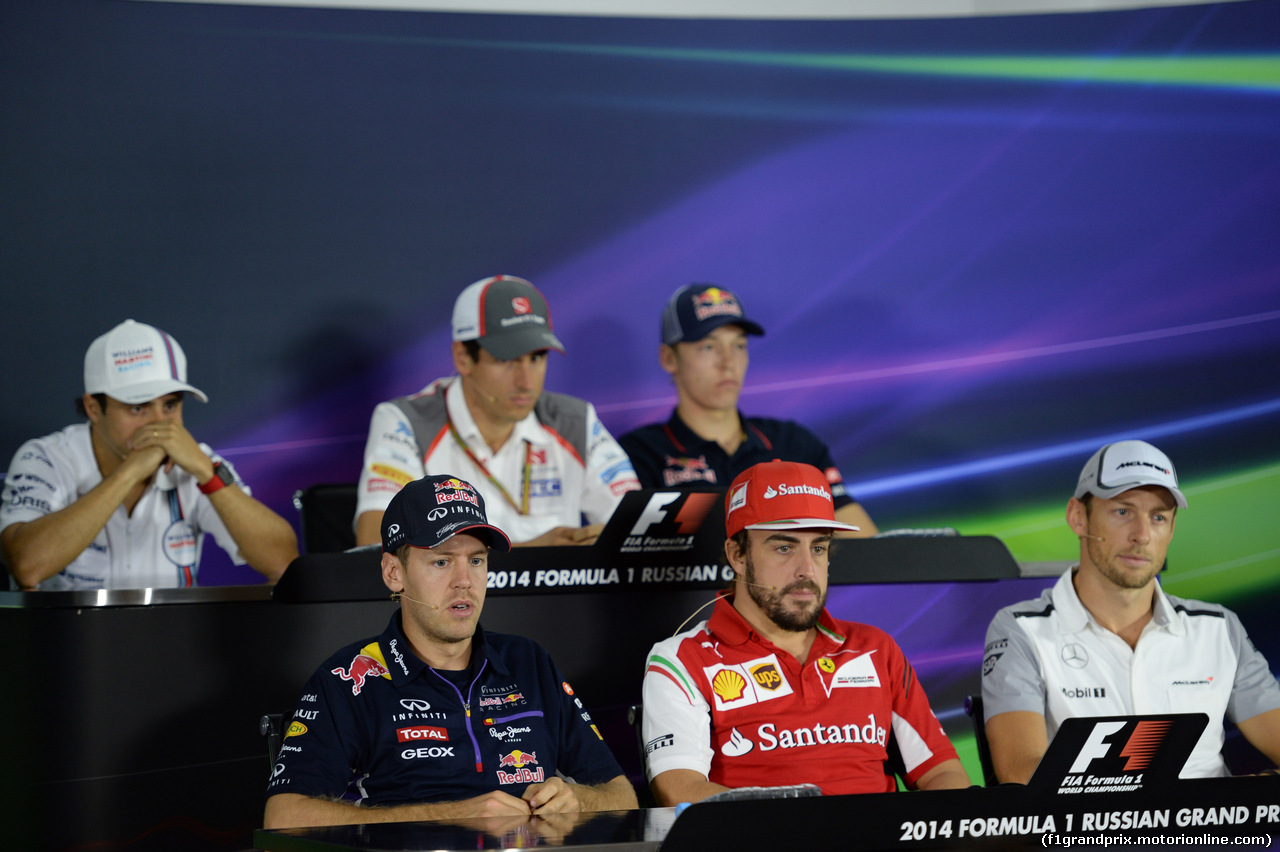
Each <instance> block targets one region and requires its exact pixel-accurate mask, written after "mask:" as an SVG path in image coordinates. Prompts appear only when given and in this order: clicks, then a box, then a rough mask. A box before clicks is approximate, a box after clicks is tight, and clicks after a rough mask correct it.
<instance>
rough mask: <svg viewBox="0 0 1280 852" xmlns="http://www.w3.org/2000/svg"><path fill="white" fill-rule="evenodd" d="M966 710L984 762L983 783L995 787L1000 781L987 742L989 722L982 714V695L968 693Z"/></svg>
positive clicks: (979, 755)
mask: <svg viewBox="0 0 1280 852" xmlns="http://www.w3.org/2000/svg"><path fill="white" fill-rule="evenodd" d="M964 712H965V713H967V714H969V719H970V721H972V722H973V738H974V740H975V741H976V742H977V745H978V762H979V763H981V764H982V784H983V786H985V787H994V786H996V785H997V784H999V783H1000V781H999V779H997V778H996V768H995V765H994V764H993V763H992V762H991V746H990V745H989V744H988V743H987V722H986V718H985V717H984V716H983V715H982V696H981V695H966V696H965V697H964Z"/></svg>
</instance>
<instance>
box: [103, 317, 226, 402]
mask: <svg viewBox="0 0 1280 852" xmlns="http://www.w3.org/2000/svg"><path fill="white" fill-rule="evenodd" d="M174 391H186V392H187V393H189V394H191V395H192V396H194V397H195V398H196V399H198V400H200V401H201V402H208V401H209V398H208V397H207V396H205V395H204V392H203V391H200V390H197V389H196V388H193V387H192V386H191V385H189V384H187V356H186V355H185V354H184V353H183V351H182V347H181V346H179V345H178V341H176V340H174V339H173V338H172V337H170V336H169V335H167V334H165V333H164V332H163V331H161V330H160V329H158V328H155V327H153V326H149V325H147V324H146V323H141V322H135V321H133V320H125V321H124V322H122V323H120V324H119V325H118V326H116V327H115V328H113V329H111V330H110V331H108V332H107V333H106V334H104V335H102V336H101V337H99V338H98V339H97V340H95V341H93V343H90V344H89V351H88V352H86V353H85V354H84V392H85V393H90V394H93V393H105V394H106V395H107V396H109V397H111V398H112V399H118V400H120V401H121V402H127V403H129V404H130V405H136V404H138V403H141V402H150V401H151V400H153V399H156V398H157V397H161V396H164V395H165V394H169V393H173V392H174Z"/></svg>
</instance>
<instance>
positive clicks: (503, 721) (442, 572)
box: [264, 476, 636, 828]
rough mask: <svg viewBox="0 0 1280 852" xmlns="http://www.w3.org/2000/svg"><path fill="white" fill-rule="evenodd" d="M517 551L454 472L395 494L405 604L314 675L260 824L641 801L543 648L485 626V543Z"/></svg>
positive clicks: (391, 531) (588, 807) (386, 559)
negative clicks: (372, 634)
mask: <svg viewBox="0 0 1280 852" xmlns="http://www.w3.org/2000/svg"><path fill="white" fill-rule="evenodd" d="M510 547H511V543H510V541H509V540H508V538H507V536H506V535H505V534H504V533H503V532H502V531H501V530H499V529H498V528H497V527H495V526H492V525H491V524H489V522H488V519H487V517H486V515H485V505H484V498H483V497H481V496H480V494H479V493H478V492H477V491H476V490H475V489H474V488H473V487H472V486H471V485H470V484H469V483H467V482H464V481H462V480H460V479H458V478H456V477H452V476H427V477H424V478H423V479H420V480H415V481H414V482H411V483H409V484H408V485H407V486H405V487H404V488H403V489H402V490H401V491H399V492H398V493H397V494H396V495H395V497H394V498H393V499H392V501H391V503H390V505H389V506H388V507H387V510H386V512H385V513H384V515H383V519H382V579H383V582H385V583H386V584H387V587H388V588H389V589H391V591H392V592H393V593H394V595H393V596H394V597H397V598H399V599H400V609H399V610H398V611H397V612H396V613H395V615H393V616H392V618H391V623H390V624H389V625H387V629H386V631H385V632H383V634H382V635H381V636H379V637H377V638H374V639H367V640H364V641H362V642H356V643H354V644H352V645H349V646H347V647H346V648H344V649H342V650H341V651H339V652H338V653H337V654H335V655H333V656H332V657H330V658H329V660H327V661H326V662H325V663H324V664H323V665H322V666H320V668H319V669H318V670H317V671H316V673H315V674H314V675H313V676H312V677H311V679H310V680H309V681H308V682H307V685H306V687H305V688H304V690H303V695H302V698H301V699H300V700H299V702H298V709H297V711H296V712H295V713H294V716H293V720H292V723H291V724H290V726H289V730H288V731H287V733H286V735H285V739H284V742H283V744H282V746H281V751H280V756H279V758H278V760H277V763H276V765H275V768H274V771H273V773H272V777H271V780H270V783H269V785H268V788H267V793H268V797H269V798H268V799H267V807H266V814H265V818H264V823H265V826H266V827H267V828H283V827H290V826H307V825H338V824H346V823H369V822H402V821H411V820H440V819H458V818H464V817H477V816H526V817H527V816H530V815H535V816H537V815H550V814H557V813H572V812H578V811H596V810H614V809H620V808H634V807H636V795H635V791H634V790H633V789H632V787H631V784H630V782H629V781H627V779H626V776H625V775H624V774H623V773H622V770H621V768H620V767H619V766H618V763H617V761H616V760H615V759H614V757H613V755H612V753H610V751H609V748H608V746H606V745H605V743H604V742H603V740H602V739H601V737H600V735H599V733H598V732H597V731H596V729H595V727H594V726H593V725H592V723H591V717H590V715H589V714H588V713H587V712H586V710H585V708H583V706H582V703H581V701H580V699H578V698H577V697H575V696H574V694H573V690H572V688H571V687H570V686H569V684H568V683H567V682H566V681H565V680H564V678H562V677H561V675H560V673H559V671H558V670H557V669H556V667H555V664H554V663H552V661H551V658H550V657H549V656H548V655H547V652H546V651H545V650H543V649H542V648H541V647H540V646H539V645H537V644H536V643H534V642H533V641H531V640H529V639H526V638H524V637H521V636H510V635H504V634H498V633H486V632H485V631H484V630H482V629H481V628H480V625H479V618H480V610H481V608H482V607H483V605H484V597H485V586H486V581H487V571H488V554H489V550H490V549H493V550H499V551H506V550H509V549H510ZM571 779H572V780H571Z"/></svg>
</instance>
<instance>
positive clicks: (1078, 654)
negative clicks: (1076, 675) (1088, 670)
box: [1062, 642, 1089, 669]
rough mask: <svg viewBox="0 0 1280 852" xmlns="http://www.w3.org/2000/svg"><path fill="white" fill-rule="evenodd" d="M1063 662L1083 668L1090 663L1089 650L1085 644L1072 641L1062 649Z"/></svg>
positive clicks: (1072, 666)
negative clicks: (1085, 647)
mask: <svg viewBox="0 0 1280 852" xmlns="http://www.w3.org/2000/svg"><path fill="white" fill-rule="evenodd" d="M1062 662H1064V663H1066V664H1067V665H1069V666H1071V668H1073V669H1082V668H1084V667H1085V666H1087V665H1089V652H1088V651H1086V650H1085V649H1084V646H1083V645H1080V644H1077V643H1075V642H1072V643H1071V644H1070V645H1067V646H1066V647H1065V648H1063V649H1062Z"/></svg>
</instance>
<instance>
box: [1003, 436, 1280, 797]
mask: <svg viewBox="0 0 1280 852" xmlns="http://www.w3.org/2000/svg"><path fill="white" fill-rule="evenodd" d="M1186 506H1187V498H1186V497H1185V496H1183V493H1182V491H1181V490H1180V489H1179V488H1178V475H1177V472H1176V471H1175V470H1174V467H1173V463H1172V462H1171V461H1169V457H1168V456H1166V455H1165V454H1164V453H1162V452H1161V451H1160V450H1158V449H1156V448H1155V447H1153V446H1151V445H1150V444H1148V443H1146V442H1145V441H1118V442H1116V443H1114V444H1108V445H1106V446H1105V447H1103V448H1102V449H1100V450H1098V451H1097V452H1096V453H1094V454H1093V456H1092V458H1090V459H1089V461H1088V462H1087V463H1086V464H1085V466H1084V470H1082V471H1081V472H1080V480H1079V483H1078V484H1077V485H1076V492H1075V496H1074V497H1072V498H1071V499H1070V500H1069V501H1068V502H1067V524H1068V526H1070V527H1071V531H1072V532H1074V533H1075V534H1076V536H1077V537H1078V538H1079V539H1080V564H1079V565H1078V566H1074V567H1072V568H1071V569H1070V570H1069V571H1067V572H1066V573H1065V574H1063V575H1062V577H1061V578H1060V579H1059V580H1058V582H1057V584H1056V585H1054V587H1053V588H1052V589H1048V590H1046V591H1045V592H1044V593H1043V594H1042V595H1041V596H1040V597H1039V598H1038V599H1036V600H1030V601H1023V602H1022V603H1018V604H1014V605H1013V606H1009V607H1005V608H1004V609H1002V610H1000V612H998V613H997V614H996V617H995V618H994V619H992V621H991V626H990V628H989V629H988V630H987V644H986V650H985V653H984V659H983V663H982V700H983V705H984V706H983V710H984V713H985V716H986V728H987V738H988V740H989V741H990V745H991V758H992V762H993V763H994V766H995V771H996V775H997V777H998V778H999V779H1000V781H1001V782H1005V783H1008V782H1015V783H1022V784H1025V783H1026V782H1027V780H1028V779H1030V777H1031V774H1032V772H1034V770H1035V768H1036V765H1037V764H1038V763H1039V761H1040V758H1041V756H1042V755H1043V754H1044V752H1045V750H1046V749H1047V748H1048V745H1049V740H1050V739H1052V738H1053V736H1054V734H1055V733H1057V730H1058V727H1059V726H1060V725H1061V724H1062V720H1063V719H1066V718H1069V717H1072V716H1129V715H1148V714H1162V713H1206V714H1208V716H1209V725H1208V727H1207V728H1205V731H1204V733H1203V735H1202V736H1201V738H1200V741H1199V742H1198V743H1197V744H1196V747H1195V750H1194V751H1193V752H1192V754H1191V757H1190V758H1189V759H1188V760H1187V763H1186V765H1185V766H1184V767H1183V769H1182V773H1181V777H1183V778H1200V777H1211V776H1219V775H1226V774H1228V772H1227V767H1226V764H1225V763H1224V762H1223V759H1222V754H1221V751H1222V744H1223V739H1224V735H1223V727H1222V720H1223V717H1224V716H1225V717H1226V718H1229V719H1231V720H1232V721H1233V722H1235V724H1236V725H1237V726H1238V727H1239V729H1240V731H1241V733H1243V734H1244V735H1245V737H1246V738H1247V739H1248V740H1249V742H1251V743H1252V744H1253V745H1254V746H1256V747H1257V748H1258V749H1259V750H1260V751H1262V752H1263V753H1264V754H1265V755H1266V756H1267V757H1268V758H1269V759H1270V760H1271V761H1273V762H1277V761H1280V687H1278V686H1277V685H1276V679H1275V678H1274V677H1273V676H1272V674H1271V670H1270V668H1269V667H1268V665H1267V661H1266V659H1264V658H1263V656H1262V654H1260V653H1259V652H1258V650H1257V649H1256V648H1255V647H1254V646H1253V643H1252V642H1250V641H1249V637H1248V635H1247V634H1246V633H1245V630H1244V628H1243V627H1242V626H1241V625H1240V620H1239V619H1238V618H1236V615H1235V613H1233V612H1232V611H1231V610H1229V609H1227V608H1225V607H1223V606H1219V605H1218V604H1211V603H1204V602H1202V601H1195V600H1185V599H1183V598H1178V597H1174V596H1173V595H1169V594H1166V593H1165V592H1164V591H1163V590H1162V589H1161V588H1160V584H1159V582H1157V580H1156V576H1157V574H1159V572H1160V570H1161V569H1162V568H1163V567H1164V562H1165V554H1166V552H1167V551H1168V549H1169V542H1170V541H1171V540H1172V538H1173V528H1174V521H1175V520H1176V518H1177V514H1178V510H1179V509H1185V508H1186Z"/></svg>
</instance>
